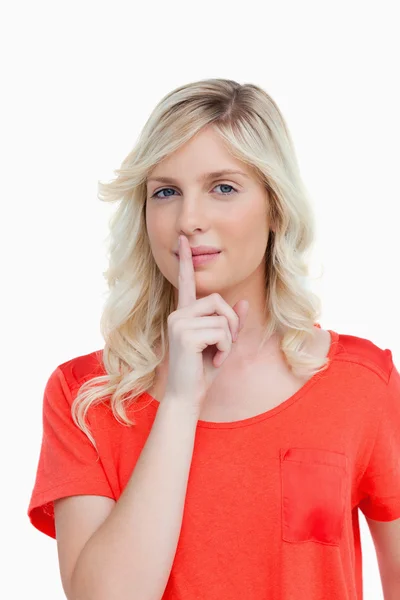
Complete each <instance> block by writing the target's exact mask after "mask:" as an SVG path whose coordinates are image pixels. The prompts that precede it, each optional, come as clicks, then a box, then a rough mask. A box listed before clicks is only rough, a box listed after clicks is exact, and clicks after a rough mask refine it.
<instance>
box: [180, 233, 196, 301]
mask: <svg viewBox="0 0 400 600" xmlns="http://www.w3.org/2000/svg"><path fill="white" fill-rule="evenodd" d="M179 240H180V245H179V277H178V308H183V307H185V306H188V305H189V304H193V302H194V301H195V300H196V280H195V277H194V267H193V259H192V251H191V249H190V244H189V241H188V239H187V237H186V236H184V235H180V236H179Z"/></svg>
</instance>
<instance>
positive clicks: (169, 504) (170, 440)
mask: <svg viewBox="0 0 400 600" xmlns="http://www.w3.org/2000/svg"><path fill="white" fill-rule="evenodd" d="M197 421H198V417H197V416H196V415H195V414H194V413H193V412H189V411H183V410H182V406H181V405H179V406H178V404H177V403H174V401H173V400H172V401H167V399H164V400H163V401H162V402H161V404H160V406H159V408H158V411H157V415H156V417H155V420H154V423H153V426H152V429H151V431H150V433H149V436H148V439H147V441H146V444H145V446H144V447H143V450H142V453H141V455H140V457H139V459H138V461H137V464H136V466H135V469H134V471H133V473H132V475H131V478H130V480H129V482H128V484H127V486H126V488H125V490H124V492H123V493H122V495H121V497H120V498H119V500H118V501H117V503H116V505H115V507H114V508H113V510H112V512H111V514H110V515H109V517H108V518H107V519H106V521H105V522H104V523H103V524H102V525H101V527H99V529H98V530H97V531H96V533H95V534H93V536H92V537H91V538H90V540H89V541H88V543H87V544H86V546H85V547H84V549H83V551H82V552H81V555H80V556H79V559H78V561H77V565H76V567H75V571H74V574H73V578H72V590H73V592H72V600H111V599H112V600H160V598H161V597H162V594H163V593H164V590H165V587H166V585H167V582H168V578H169V575H170V572H171V568H172V564H173V560H174V556H175V553H176V547H177V544H178V539H179V534H180V530H181V525H182V517H183V509H184V503H185V497H186V490H187V482H188V477H189V471H190V465H191V461H192V455H193V447H194V440H195V434H196V427H197Z"/></svg>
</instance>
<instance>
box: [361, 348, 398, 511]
mask: <svg viewBox="0 0 400 600" xmlns="http://www.w3.org/2000/svg"><path fill="white" fill-rule="evenodd" d="M387 352H389V354H390V356H391V352H390V350H388V351H387ZM391 365H392V367H391V371H390V376H389V379H388V383H387V390H386V394H385V396H384V401H383V405H382V412H381V415H380V422H379V425H378V429H377V436H376V440H375V443H374V446H373V450H372V454H371V457H370V460H369V463H368V466H367V468H366V470H365V473H364V475H363V477H362V479H361V482H360V490H359V494H360V497H361V498H362V500H361V501H360V503H359V508H360V510H361V511H362V513H363V514H364V515H365V516H366V517H368V518H370V519H374V520H376V521H393V520H395V519H398V518H399V517H400V375H399V372H398V371H397V369H396V366H395V365H394V364H393V361H392V362H391Z"/></svg>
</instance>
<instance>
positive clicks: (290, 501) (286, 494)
mask: <svg viewBox="0 0 400 600" xmlns="http://www.w3.org/2000/svg"><path fill="white" fill-rule="evenodd" d="M280 471H281V484H282V497H281V503H282V538H283V540H285V541H287V542H308V541H313V542H320V543H322V544H330V545H339V543H340V540H341V537H342V530H343V523H344V513H345V506H346V498H347V472H348V465H347V456H346V455H345V454H341V453H339V452H333V451H331V450H324V449H318V448H281V450H280Z"/></svg>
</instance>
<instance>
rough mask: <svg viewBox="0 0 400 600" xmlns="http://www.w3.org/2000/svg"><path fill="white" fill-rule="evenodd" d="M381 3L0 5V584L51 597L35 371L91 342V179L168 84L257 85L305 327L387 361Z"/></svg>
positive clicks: (390, 303) (98, 230) (97, 218)
mask: <svg viewBox="0 0 400 600" xmlns="http://www.w3.org/2000/svg"><path fill="white" fill-rule="evenodd" d="M397 8H398V4H397V2H395V1H393V2H388V1H386V2H382V1H380V2H379V3H378V2H365V1H363V2H361V1H359V2H355V1H349V0H346V1H345V2H344V1H341V2H337V1H336V2H335V3H333V2H323V1H315V2H310V1H306V0H302V1H301V2H297V1H293V2H288V1H282V0H279V2H278V1H276V2H273V3H271V2H266V1H260V2H258V3H257V2H254V1H246V2H243V3H240V4H239V3H238V4H235V3H232V0H231V1H229V2H228V0H225V1H221V2H218V1H216V0H214V1H213V2H202V3H201V4H200V3H198V4H197V5H194V4H191V3H189V2H188V3H183V2H182V3H181V2H172V3H171V2H159V3H154V2H145V3H141V2H137V3H135V2H120V1H115V0H114V1H113V2H109V3H106V2H94V1H93V0H92V1H91V2H85V1H82V0H80V1H79V2H77V1H76V0H75V1H71V0H70V1H69V2H63V3H61V2H44V1H38V0H36V1H35V2H18V1H14V2H13V3H9V5H8V7H7V9H6V10H5V12H4V9H3V16H2V19H1V25H0V27H1V31H0V33H1V35H0V40H1V41H0V43H1V48H0V49H1V57H2V59H1V60H2V77H1V81H2V84H3V86H4V87H3V91H2V94H1V103H2V109H1V112H0V118H1V132H2V133H1V142H0V143H1V167H2V169H1V170H2V177H1V180H2V194H1V195H2V214H3V218H2V219H1V259H2V266H1V275H2V293H1V302H2V312H1V314H2V327H1V329H2V339H3V344H2V349H3V353H2V356H3V358H2V363H1V364H2V388H3V389H2V420H1V423H2V435H1V444H2V446H3V448H2V452H1V456H2V467H1V473H2V483H3V491H2V494H1V502H2V504H3V509H2V536H1V538H2V549H3V552H5V553H6V554H5V559H4V558H3V559H2V565H3V567H5V568H4V569H3V574H2V577H1V580H0V587H1V589H0V596H1V597H4V598H18V599H20V598H25V597H27V594H29V597H32V598H40V599H41V600H46V599H51V600H61V599H62V598H64V595H63V591H62V587H61V582H60V578H59V572H58V560H57V553H56V542H55V541H54V540H52V539H50V538H48V537H46V536H45V535H43V534H41V533H39V532H38V531H37V530H36V529H34V528H33V526H32V525H31V524H30V523H29V520H28V517H27V515H26V510H27V506H28V502H29V498H30V493H31V490H32V487H33V483H34V477H35V471H36V464H37V460H38V456H39V449H40V442H41V433H42V429H41V427H42V424H41V419H42V415H41V405H42V396H43V390H44V385H45V383H46V381H47V379H48V377H49V375H50V373H51V372H52V371H53V370H54V368H55V367H56V366H57V365H59V364H60V363H62V362H64V361H67V360H69V359H71V358H73V357H75V356H78V355H82V354H86V353H89V352H92V351H93V350H96V349H100V348H101V347H102V343H103V340H102V338H101V335H100V331H99V320H100V315H101V308H102V305H103V302H104V299H105V294H106V285H105V281H104V280H103V276H102V272H103V271H104V270H105V269H106V259H105V242H104V240H105V237H106V235H107V233H108V229H107V222H108V218H109V216H110V214H111V210H112V207H110V206H107V205H105V204H103V203H102V202H100V200H98V199H97V195H96V194H97V182H98V180H101V181H108V180H110V179H111V178H112V177H113V171H114V169H116V168H118V167H119V166H120V163H121V161H122V160H123V158H124V157H125V156H126V155H127V153H128V152H129V151H130V150H131V148H132V146H133V144H134V142H135V141H136V139H137V136H138V135H139V133H140V130H141V128H142V126H143V124H144V122H145V120H146V119H147V117H148V115H149V114H150V112H151V110H152V109H153V108H154V106H155V104H156V103H157V102H158V101H159V100H160V99H161V98H162V97H163V96H164V94H166V93H167V92H169V91H171V90H172V89H174V88H175V87H176V86H178V85H181V84H183V83H187V82H190V81H195V80H197V79H202V78H206V77H223V78H232V79H236V80H237V81H238V82H240V83H248V82H251V83H256V84H258V85H260V86H261V87H263V88H264V89H265V90H266V91H267V92H268V93H269V94H271V96H272V97H273V98H274V100H275V101H276V102H277V104H278V106H279V107H280V109H281V111H282V113H283V115H284V117H285V119H286V120H287V123H288V125H289V128H290V130H291V133H292V136H293V139H294V142H295V146H296V151H297V154H298V159H299V162H300V166H301V171H302V175H303V178H304V181H305V183H306V186H307V187H308V189H309V191H310V193H311V196H312V199H313V202H314V207H315V211H316V218H317V226H318V240H317V244H316V246H315V255H314V259H313V265H314V267H313V269H314V272H315V273H318V272H319V269H320V268H322V269H323V276H322V277H321V278H320V279H319V280H317V281H316V282H315V283H314V284H313V287H314V289H315V291H317V292H318V293H319V294H320V295H321V297H322V301H323V306H324V311H323V316H322V318H321V320H320V322H321V325H322V327H324V328H325V329H334V330H336V331H338V332H339V333H347V334H351V335H355V336H360V337H364V338H368V339H370V340H371V341H373V342H374V343H375V344H376V345H377V346H379V347H380V348H390V349H391V350H392V352H393V357H394V360H395V363H397V365H400V340H399V333H400V327H399V319H398V309H399V305H400V294H399V277H398V273H399V257H400V252H399V249H400V245H399V216H400V210H399V207H400V204H399V202H400V196H399V134H400V127H399V125H400V119H399V106H400V93H399V85H398V83H399V77H398V74H399V71H398V66H399V51H400V43H399V35H398V30H399V21H398V18H396V17H395V14H396V9H397ZM4 341H5V342H4ZM360 524H361V528H362V544H363V566H364V590H365V592H364V593H365V600H379V599H381V598H382V597H383V596H382V592H381V584H380V578H379V571H378V565H377V561H376V556H375V552H374V547H373V544H372V540H371V537H370V535H369V531H368V529H367V525H366V522H365V519H364V517H363V515H362V514H361V513H360ZM338 600H339V599H338Z"/></svg>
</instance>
